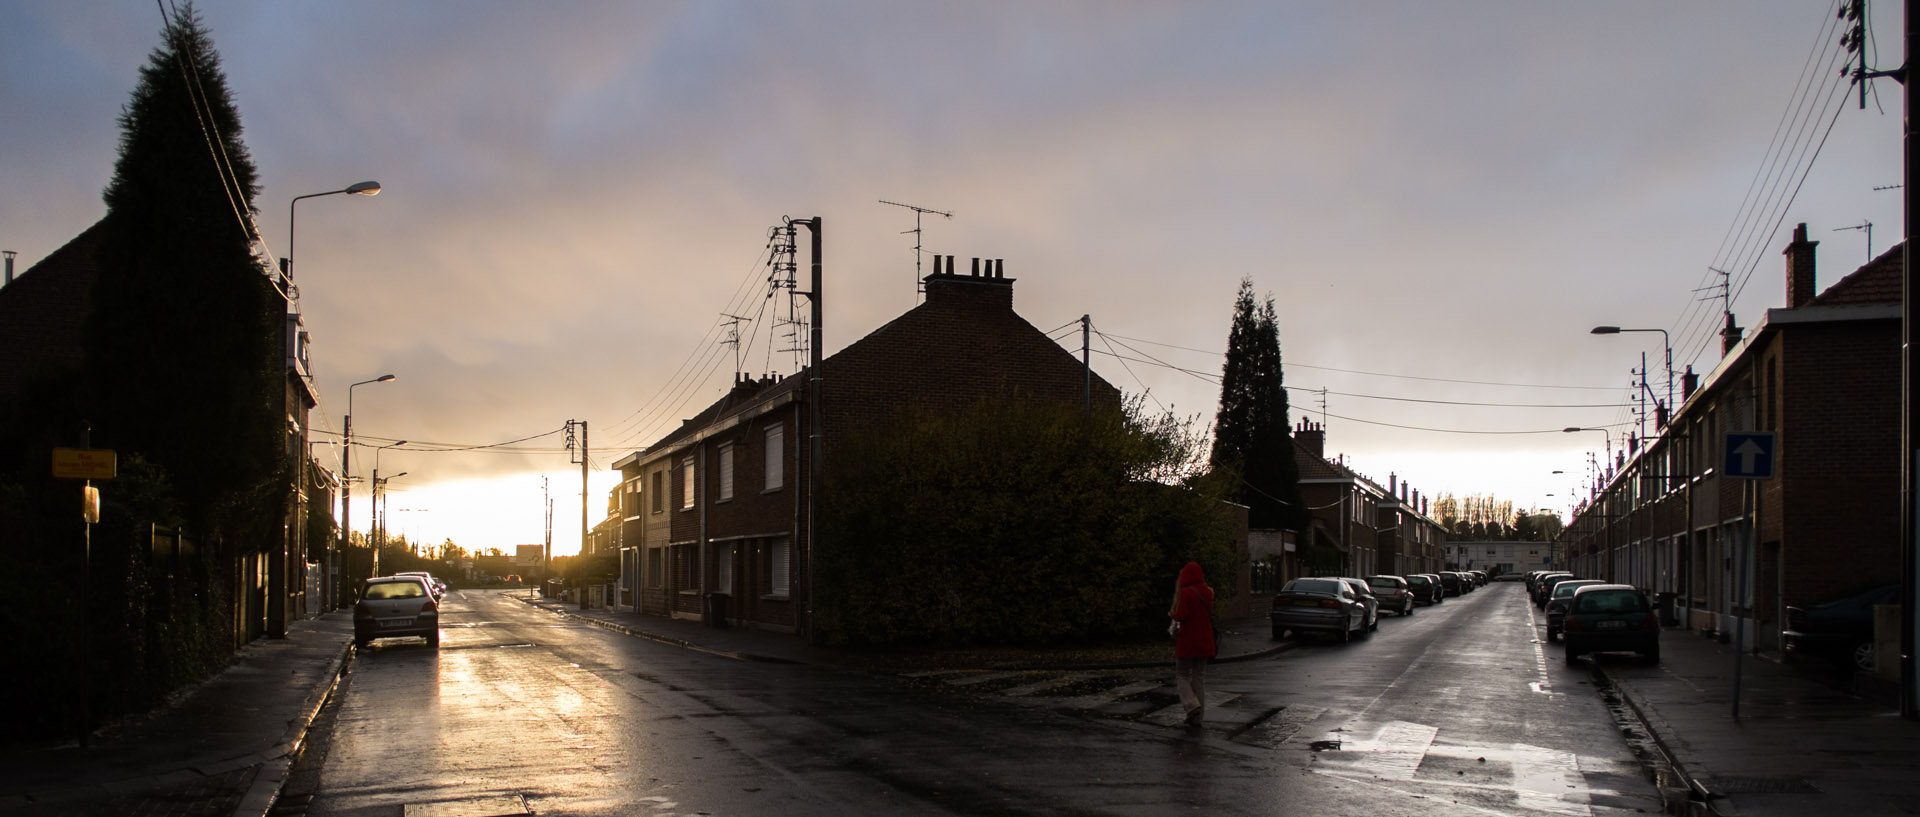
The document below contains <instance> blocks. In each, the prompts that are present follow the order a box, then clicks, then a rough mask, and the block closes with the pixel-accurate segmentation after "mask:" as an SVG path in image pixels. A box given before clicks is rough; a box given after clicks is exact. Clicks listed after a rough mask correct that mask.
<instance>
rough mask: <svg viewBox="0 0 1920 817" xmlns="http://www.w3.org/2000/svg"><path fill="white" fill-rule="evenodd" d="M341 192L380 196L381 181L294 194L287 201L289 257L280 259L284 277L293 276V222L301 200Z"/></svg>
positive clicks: (354, 194) (352, 194)
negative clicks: (299, 194) (291, 198)
mask: <svg viewBox="0 0 1920 817" xmlns="http://www.w3.org/2000/svg"><path fill="white" fill-rule="evenodd" d="M341 193H345V194H347V195H350V196H378V195H380V183H379V182H356V183H354V184H350V185H347V186H346V187H343V188H340V189H339V190H328V191H327V192H325V193H308V194H306V195H304V196H294V197H293V201H291V202H288V203H287V257H286V258H283V259H280V274H281V275H282V276H283V277H287V278H291V277H293V223H294V216H295V215H296V214H297V210H296V208H298V207H299V205H300V200H301V199H314V198H319V197H321V196H333V195H338V194H341Z"/></svg>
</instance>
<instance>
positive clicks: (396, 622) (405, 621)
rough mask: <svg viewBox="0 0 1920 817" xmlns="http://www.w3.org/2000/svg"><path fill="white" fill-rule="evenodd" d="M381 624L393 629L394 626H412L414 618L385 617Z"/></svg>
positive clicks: (383, 626) (385, 627)
mask: <svg viewBox="0 0 1920 817" xmlns="http://www.w3.org/2000/svg"><path fill="white" fill-rule="evenodd" d="M380 626H381V627H382V628H384V629H392V628H394V627H412V626H413V619H410V618H389V619H383V620H382V621H381V622H380Z"/></svg>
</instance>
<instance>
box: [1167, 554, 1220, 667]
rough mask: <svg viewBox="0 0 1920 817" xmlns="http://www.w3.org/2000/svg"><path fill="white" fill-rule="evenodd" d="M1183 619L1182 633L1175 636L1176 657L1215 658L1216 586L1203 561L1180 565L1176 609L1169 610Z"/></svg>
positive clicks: (1174, 605) (1180, 620) (1181, 620)
mask: <svg viewBox="0 0 1920 817" xmlns="http://www.w3.org/2000/svg"><path fill="white" fill-rule="evenodd" d="M1167 615H1170V616H1172V617H1173V620H1174V621H1178V622H1180V633H1179V634H1178V635H1176V636H1174V638H1173V657H1175V658H1212V657H1213V656H1214V655H1216V654H1217V653H1218V650H1217V649H1216V648H1215V645H1214V643H1213V588H1211V587H1208V586H1207V577H1206V574H1205V573H1203V572H1201V570H1200V563H1199V562H1188V563H1187V566H1186V567H1183V568H1180V586H1179V589H1178V590H1176V591H1175V592H1174V596H1173V610H1172V611H1170V612H1169V613H1167Z"/></svg>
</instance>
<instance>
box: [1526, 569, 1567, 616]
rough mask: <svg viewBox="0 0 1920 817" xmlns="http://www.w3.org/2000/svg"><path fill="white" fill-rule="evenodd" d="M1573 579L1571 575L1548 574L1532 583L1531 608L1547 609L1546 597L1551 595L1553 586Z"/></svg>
mask: <svg viewBox="0 0 1920 817" xmlns="http://www.w3.org/2000/svg"><path fill="white" fill-rule="evenodd" d="M1572 578H1573V574H1572V573H1549V574H1547V575H1545V576H1541V577H1540V580H1539V581H1537V582H1534V591H1533V606H1535V607H1538V608H1540V609H1542V610H1545V609H1547V597H1548V596H1551V595H1553V586H1554V585H1556V584H1559V583H1560V582H1564V581H1567V580H1569V579H1572Z"/></svg>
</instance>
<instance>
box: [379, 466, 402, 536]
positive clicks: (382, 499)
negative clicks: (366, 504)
mask: <svg viewBox="0 0 1920 817" xmlns="http://www.w3.org/2000/svg"><path fill="white" fill-rule="evenodd" d="M406 475H407V472H405V471H401V472H400V473H398V474H394V475H392V476H389V477H384V478H382V477H374V478H373V509H374V512H375V513H377V514H379V519H378V521H376V522H375V523H374V531H375V534H374V537H375V538H374V540H373V549H374V552H375V553H378V552H379V551H380V548H381V547H382V546H384V545H385V544H386V543H387V491H386V490H385V489H386V486H387V483H389V482H392V481H393V480H396V479H399V478H401V477H404V476H406Z"/></svg>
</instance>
